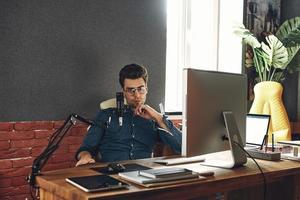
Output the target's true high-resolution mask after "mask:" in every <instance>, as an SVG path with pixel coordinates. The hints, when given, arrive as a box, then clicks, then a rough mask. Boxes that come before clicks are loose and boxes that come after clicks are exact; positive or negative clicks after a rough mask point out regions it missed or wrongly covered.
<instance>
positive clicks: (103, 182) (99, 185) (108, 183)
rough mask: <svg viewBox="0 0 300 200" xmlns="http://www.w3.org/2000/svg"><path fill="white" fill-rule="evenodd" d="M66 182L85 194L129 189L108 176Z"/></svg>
mask: <svg viewBox="0 0 300 200" xmlns="http://www.w3.org/2000/svg"><path fill="white" fill-rule="evenodd" d="M66 181H67V182H68V183H70V184H72V185H74V186H75V187H78V188H79V189H81V190H83V191H85V192H98V191H107V190H115V189H124V188H128V186H129V185H128V184H127V183H124V182H122V181H119V180H118V179H115V178H113V177H111V176H108V175H93V176H82V177H69V178H66Z"/></svg>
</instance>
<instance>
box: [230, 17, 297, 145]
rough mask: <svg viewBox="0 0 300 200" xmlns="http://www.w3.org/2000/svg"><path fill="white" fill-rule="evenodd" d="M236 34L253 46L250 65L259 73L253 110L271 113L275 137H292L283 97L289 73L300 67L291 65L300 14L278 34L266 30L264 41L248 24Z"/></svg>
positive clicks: (239, 27) (237, 29)
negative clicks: (248, 27)
mask: <svg viewBox="0 0 300 200" xmlns="http://www.w3.org/2000/svg"><path fill="white" fill-rule="evenodd" d="M235 34H237V35H239V36H241V37H242V38H243V42H244V43H245V44H248V45H249V46H250V47H251V50H252V51H247V52H246V67H254V68H255V70H256V72H257V76H258V77H257V78H256V81H257V82H258V83H257V84H256V85H255V86H254V95H255V98H254V101H253V104H252V107H251V109H250V113H255V114H269V115H271V124H270V128H269V130H270V131H269V134H271V133H272V134H274V136H275V141H278V140H290V139H291V131H290V124H289V120H288V116H287V113H286V110H285V108H284V105H283V103H282V100H281V96H282V91H283V87H282V85H281V82H282V81H283V80H284V79H285V78H286V75H287V73H293V72H294V71H297V70H298V69H299V68H300V63H294V64H293V65H289V64H290V62H291V61H292V60H293V58H294V57H295V55H296V54H297V52H298V50H299V49H300V17H295V18H292V19H289V20H287V21H285V22H284V23H283V24H282V25H281V26H280V27H279V29H278V31H277V32H276V34H275V35H273V34H269V33H266V34H265V35H264V37H263V40H262V41H259V40H258V39H257V38H256V37H255V36H254V34H252V33H251V32H250V31H249V30H248V29H246V28H245V26H244V25H240V26H238V27H236V30H235ZM269 138H271V137H269Z"/></svg>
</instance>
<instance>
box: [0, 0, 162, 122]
mask: <svg viewBox="0 0 300 200" xmlns="http://www.w3.org/2000/svg"><path fill="white" fill-rule="evenodd" d="M165 57H166V2H165V0H64V1H50V0H49V1H38V0H25V1H19V0H0V74H1V78H0V94H1V95H0V102H1V105H0V121H29V120H61V119H65V118H66V117H67V116H68V115H69V114H70V113H77V114H80V115H84V116H86V117H93V116H95V114H96V112H97V110H98V109H99V103H100V102H101V101H103V100H106V99H108V98H111V97H114V96H115V92H116V91H119V90H120V89H121V88H120V86H119V83H118V72H119V70H120V69H121V67H122V66H124V65H126V64H129V63H134V62H135V63H139V64H143V65H146V66H148V69H149V74H150V82H149V89H150V91H149V95H148V103H149V104H150V105H153V106H154V107H156V108H158V104H159V102H162V101H164V85H165Z"/></svg>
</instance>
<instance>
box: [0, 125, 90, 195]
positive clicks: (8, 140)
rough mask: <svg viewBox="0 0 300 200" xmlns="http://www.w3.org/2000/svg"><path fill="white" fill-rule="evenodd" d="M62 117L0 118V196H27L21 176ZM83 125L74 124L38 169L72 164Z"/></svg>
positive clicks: (46, 142) (83, 132)
mask: <svg viewBox="0 0 300 200" xmlns="http://www.w3.org/2000/svg"><path fill="white" fill-rule="evenodd" d="M62 124H63V122H62V121H32V122H0V199H1V200H18V199H20V200H21V199H22V200H24V199H25V198H28V199H31V197H30V192H29V186H28V183H27V182H26V181H25V178H26V176H27V175H28V174H30V172H31V165H32V162H33V160H34V159H35V158H36V157H37V156H38V155H39V154H40V153H41V152H42V151H43V149H44V148H45V147H46V146H47V144H48V139H49V137H50V136H51V135H52V134H53V133H54V132H55V131H56V130H57V128H59V127H60V126H61V125H62ZM86 129H87V126H86V125H84V124H81V123H79V124H76V125H75V126H73V128H71V130H70V131H69V132H68V133H67V135H66V136H65V137H64V139H63V140H62V141H61V144H60V147H59V148H58V149H57V150H56V151H55V152H54V154H53V155H52V156H51V158H50V159H49V160H48V162H47V164H46V165H45V166H44V168H43V169H42V171H48V170H56V169H63V168H69V167H74V165H75V158H74V155H75V152H76V150H77V149H78V147H79V146H80V144H81V142H82V139H83V136H84V135H85V134H86Z"/></svg>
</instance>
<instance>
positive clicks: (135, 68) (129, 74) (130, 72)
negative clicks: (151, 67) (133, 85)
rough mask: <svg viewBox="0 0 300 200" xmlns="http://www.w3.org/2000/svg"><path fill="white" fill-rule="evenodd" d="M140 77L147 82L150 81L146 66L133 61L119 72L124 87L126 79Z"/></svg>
mask: <svg viewBox="0 0 300 200" xmlns="http://www.w3.org/2000/svg"><path fill="white" fill-rule="evenodd" d="M126 78H127V79H138V78H143V79H144V81H145V83H146V84H147V82H148V72H147V69H146V68H145V67H144V66H141V65H138V64H135V63H132V64H129V65H125V66H124V67H123V68H122V69H121V71H120V73H119V83H120V85H121V86H122V88H124V81H125V79H126Z"/></svg>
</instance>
